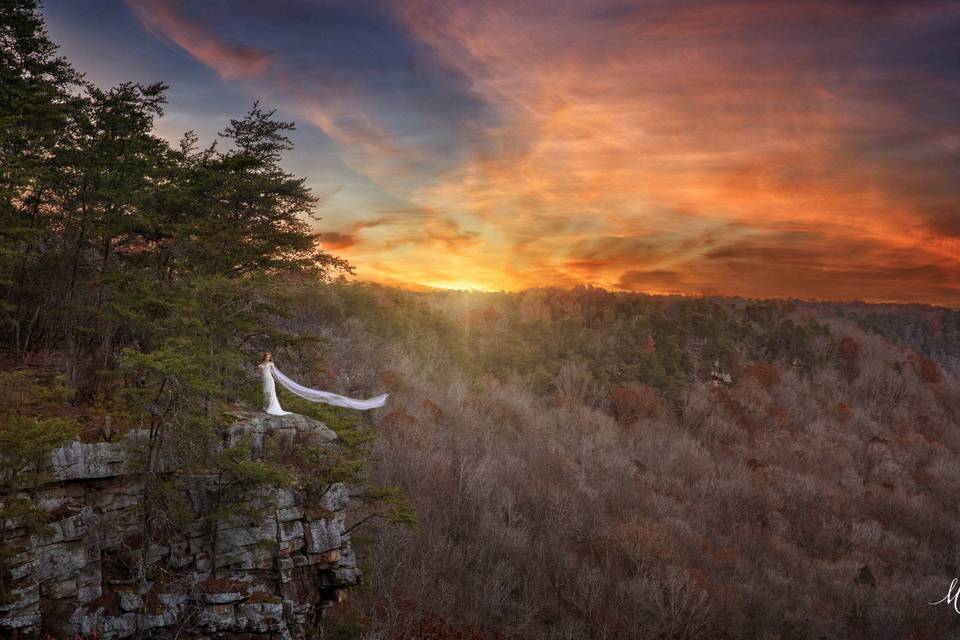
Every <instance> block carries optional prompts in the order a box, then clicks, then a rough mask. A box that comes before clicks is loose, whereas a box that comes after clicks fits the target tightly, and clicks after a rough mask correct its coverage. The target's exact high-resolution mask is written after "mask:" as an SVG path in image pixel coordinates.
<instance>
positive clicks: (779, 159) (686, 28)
mask: <svg viewBox="0 0 960 640" xmlns="http://www.w3.org/2000/svg"><path fill="white" fill-rule="evenodd" d="M125 2H126V5H127V6H128V7H129V9H130V10H131V12H132V14H131V16H135V18H134V19H135V20H139V22H140V24H141V25H142V26H143V31H142V33H141V37H142V36H143V35H149V36H150V37H149V38H142V40H143V41H144V42H149V41H150V40H154V41H155V42H153V44H154V45H155V46H157V47H165V48H166V49H165V53H166V55H167V57H168V58H169V48H171V47H172V48H175V49H177V50H178V52H179V53H180V54H186V55H180V56H179V57H178V58H177V62H176V64H178V65H182V67H183V69H186V70H187V71H190V72H196V71H197V69H198V68H199V69H200V70H201V71H202V72H203V73H205V74H206V75H205V76H203V77H202V80H203V81H202V82H201V81H200V80H198V79H197V77H194V78H193V82H192V84H190V85H189V88H190V89H191V90H197V91H199V90H200V89H199V88H200V87H203V90H204V91H220V93H217V94H216V96H215V99H214V98H213V97H211V98H209V100H211V106H210V108H209V111H208V113H207V114H206V120H203V119H201V118H200V117H199V116H197V122H201V123H204V124H205V125H207V126H212V125H210V124H209V123H210V122H211V121H212V119H213V114H216V115H217V118H220V117H221V114H223V113H224V105H226V104H228V103H230V102H229V101H237V99H238V96H243V97H244V98H250V99H260V100H262V101H263V102H264V104H267V105H270V106H271V107H277V108H279V109H280V112H281V113H283V115H284V117H287V116H289V117H290V118H291V119H294V120H296V121H297V122H298V126H299V129H298V131H299V132H307V133H309V135H308V136H306V139H307V140H308V144H312V145H313V146H312V147H310V148H309V149H308V150H306V151H305V152H301V151H298V150H295V152H294V153H298V152H299V153H301V155H300V156H297V157H296V158H295V162H294V163H293V164H292V166H291V169H292V170H293V171H295V172H296V174H297V175H303V176H306V177H307V179H308V181H309V183H310V184H311V185H313V186H314V188H315V192H316V193H318V194H324V197H323V199H322V200H321V202H320V204H319V206H318V210H317V214H318V215H319V216H320V217H321V218H322V223H320V225H319V226H318V227H317V231H319V232H322V238H321V241H322V243H323V246H325V247H326V248H328V250H329V251H331V253H334V254H335V255H340V256H343V257H344V258H346V259H347V260H349V261H350V262H351V263H353V264H354V265H355V266H356V267H357V268H358V270H359V271H361V272H362V275H363V277H364V278H365V279H368V280H372V281H376V282H381V283H383V284H389V285H392V286H404V287H407V288H423V287H430V288H437V289H447V290H476V291H499V290H504V291H516V290H522V289H526V288H536V287H549V286H557V287H570V286H575V285H578V284H584V285H586V284H595V285H598V286H603V287H604V288H607V289H610V290H622V291H644V292H658V293H659V292H663V293H664V294H666V295H670V294H680V295H715V293H714V292H716V294H723V295H733V296H743V297H751V298H790V297H792V298H819V299H824V300H827V299H834V300H836V299H864V300H875V301H900V302H913V301H921V302H929V303H935V304H943V305H947V306H957V307H960V255H958V252H957V247H960V210H958V209H957V203H958V202H960V182H958V181H957V180H956V175H955V173H956V153H957V148H958V140H960V133H958V132H960V112H958V111H957V110H955V109H951V108H950V106H951V105H953V104H956V102H957V100H958V99H960V65H958V64H957V62H956V60H957V59H958V58H957V57H956V55H955V54H956V49H955V47H956V44H955V43H956V39H955V37H953V34H954V33H955V31H956V30H955V29H954V26H956V27H957V28H960V5H956V4H954V5H949V4H944V3H939V2H934V1H933V0H930V1H927V0H917V2H912V3H892V4H888V3H881V4H875V3H837V2H832V1H829V0H811V1H810V2H803V3H778V2H772V3H771V2H759V1H757V2H750V1H748V2H746V3H743V2H737V3H728V2H713V1H710V0H694V1H690V2H686V1H684V2H654V3H638V4H637V5H636V6H632V5H631V4H630V3H627V4H626V5H624V4H623V3H621V2H618V1H616V0H594V1H592V2H588V3H560V4H558V5H556V6H553V7H551V9H550V10H549V11H546V10H545V8H544V5H543V4H541V3H532V2H523V1H521V2H513V1H511V2H507V1H506V0H474V1H471V2H463V3H449V2H440V1H439V0H385V3H384V7H385V8H384V10H383V11H379V12H377V13H376V15H370V14H369V13H368V12H367V11H366V9H364V8H363V7H361V6H359V5H358V6H357V7H356V8H351V9H350V11H348V12H347V14H349V17H350V19H345V18H344V16H343V15H340V14H339V13H337V12H336V11H332V10H331V9H330V8H329V7H326V6H325V5H324V4H323V3H310V2H306V1H305V0H291V2H290V3H289V6H287V9H289V12H287V11H278V12H276V14H274V13H271V14H270V15H269V17H268V18H267V17H266V14H264V13H261V12H262V9H258V8H257V7H256V6H255V3H254V4H249V5H248V4H244V5H242V8H241V7H240V6H238V7H234V8H231V9H230V10H229V11H227V10H225V9H224V8H223V6H221V5H219V4H217V3H214V4H213V5H208V4H207V3H195V2H179V3H167V2H163V1H162V0H125ZM360 4H362V3H360ZM285 6H286V5H285ZM347 14H344V15H347ZM251 24H257V28H256V29H251V28H250V25H251ZM61 26H62V24H61ZM91 28H92V27H91ZM317 29H320V30H321V31H323V32H324V33H325V34H326V36H327V37H324V38H316V37H314V36H315V34H316V32H317ZM73 35H74V36H76V34H73ZM73 41H74V44H75V46H76V49H77V51H79V52H83V51H84V50H85V49H90V47H91V46H94V45H96V47H98V48H97V51H98V52H100V53H99V54H98V59H101V60H103V62H100V64H104V65H106V64H108V61H111V60H112V58H111V57H110V56H108V55H106V53H105V52H104V47H106V46H107V45H106V44H104V43H106V42H107V41H108V39H105V38H95V37H93V36H90V35H89V34H88V35H87V40H86V41H83V40H82V38H78V37H75V38H74V39H73ZM289 43H297V44H296V46H294V45H293V44H289ZM136 44H137V45H138V46H139V45H140V44H143V42H141V41H138V42H137V43H136ZM83 45H87V46H86V47H84V46H83ZM68 53H70V52H68ZM152 55H153V58H151V57H150V56H149V55H146V54H145V55H144V60H143V61H141V62H143V64H147V60H148V59H154V58H156V59H160V58H163V56H162V55H160V54H158V53H157V52H156V51H153V52H152ZM87 57H88V58H89V57H90V56H87ZM118 59H120V60H122V59H123V57H120V58H118ZM116 64H120V63H119V62H118V63H116ZM188 65H193V67H189V68H188ZM211 70H212V71H213V74H211V73H210V71H211ZM137 71H138V73H139V74H140V75H142V72H141V71H142V70H141V69H140V68H137ZM160 71H162V72H164V73H166V69H165V68H161V69H159V70H158V72H160ZM210 76H213V77H215V78H216V83H213V84H211V83H210V81H209V79H210ZM124 79H126V78H124ZM171 84H173V85H174V87H176V83H175V82H172V83H171ZM211 87H212V88H211ZM184 100H185V101H190V103H191V104H192V105H194V106H196V104H199V103H200V102H201V100H200V99H199V98H195V97H194V96H193V95H191V96H189V99H187V98H184ZM243 107H244V105H242V104H238V105H237V108H236V110H237V111H238V112H240V111H242V109H243ZM173 111H174V113H175V114H176V115H175V118H177V119H176V123H177V124H178V125H180V124H183V123H184V122H186V121H187V120H188V119H189V118H187V117H185V116H184V112H183V110H182V109H181V110H180V111H177V110H173ZM164 126H165V127H166V125H164ZM168 129H169V127H166V128H163V129H162V130H163V131H164V132H165V133H167V134H168V135H172V134H171V133H170V131H169V130H168ZM298 135H299V133H298ZM311 136H312V138H311ZM311 140H312V141H311ZM296 142H297V144H298V145H300V144H301V141H300V140H299V139H298V140H296Z"/></svg>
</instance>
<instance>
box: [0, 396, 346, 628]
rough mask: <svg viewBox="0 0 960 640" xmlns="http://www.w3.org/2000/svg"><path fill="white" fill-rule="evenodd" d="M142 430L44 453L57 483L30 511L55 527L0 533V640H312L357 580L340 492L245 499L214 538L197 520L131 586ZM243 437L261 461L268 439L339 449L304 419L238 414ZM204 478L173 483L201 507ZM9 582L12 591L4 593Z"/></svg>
mask: <svg viewBox="0 0 960 640" xmlns="http://www.w3.org/2000/svg"><path fill="white" fill-rule="evenodd" d="M145 437H146V435H145V434H144V433H143V432H133V433H130V434H128V435H127V436H126V437H125V438H123V439H122V440H121V441H120V442H116V443H96V444H83V443H79V442H74V443H72V444H70V445H69V446H67V447H64V448H62V449H59V450H57V451H55V452H54V454H53V455H52V456H51V466H52V476H53V478H54V481H53V482H51V483H49V484H48V485H46V486H44V487H42V488H40V489H39V490H38V491H37V492H36V495H35V497H34V499H35V500H36V501H37V502H36V504H37V505H38V506H39V507H40V508H42V509H43V510H44V511H46V512H48V513H49V514H50V516H51V519H52V520H51V522H50V523H49V524H48V525H45V526H43V527H41V528H40V529H39V531H37V530H34V531H33V532H32V533H30V532H28V531H27V530H26V529H24V528H23V527H22V526H19V525H20V523H17V522H7V523H0V527H2V528H0V535H2V536H3V538H4V543H5V544H4V546H9V544H8V543H12V547H13V549H14V555H13V556H12V557H9V558H7V559H6V561H5V562H4V565H5V566H6V568H7V575H6V580H7V582H6V584H7V586H8V593H10V594H11V595H12V597H13V598H14V601H13V602H8V603H6V604H0V636H12V635H17V636H19V637H31V636H33V635H34V634H35V633H37V632H38V631H39V630H40V629H46V630H53V631H55V632H59V633H62V634H64V635H66V636H69V637H73V636H74V635H75V634H77V633H81V634H93V633H96V634H98V635H99V637H100V638H104V639H111V638H127V637H133V636H140V637H158V638H163V637H171V638H172V637H180V638H190V637H207V636H209V637H221V636H224V635H226V636H231V637H244V636H248V637H256V636H257V635H260V634H264V635H267V636H269V637H271V638H303V637H310V636H312V635H313V633H314V630H315V629H316V624H317V621H318V620H319V616H320V613H321V611H322V608H323V607H324V606H326V605H328V604H330V603H332V602H335V601H337V600H339V599H340V598H341V597H342V595H343V591H342V590H343V589H345V588H348V587H350V586H353V585H356V584H357V583H358V582H359V580H360V572H359V570H358V569H357V565H356V558H355V556H354V554H353V551H352V549H351V547H350V541H349V539H348V536H346V535H345V534H344V519H345V517H346V509H347V505H348V494H347V490H346V487H344V486H343V485H342V484H334V485H331V486H330V488H329V490H327V491H326V493H325V494H324V495H323V496H322V497H321V498H319V499H318V500H316V501H315V503H313V504H304V500H303V497H302V496H301V495H300V494H299V493H298V492H296V491H293V490H288V489H258V490H255V491H252V492H250V493H249V495H245V496H244V502H245V509H244V513H245V514H247V515H245V517H244V518H235V519H232V520H230V521H227V522H224V523H223V524H221V526H219V527H218V528H217V530H216V536H215V540H216V545H215V548H216V566H217V575H216V577H214V576H212V575H211V567H212V566H213V565H212V558H211V552H212V548H213V547H214V545H213V544H212V542H213V540H214V538H213V536H212V534H211V530H210V528H209V526H208V524H205V522H204V521H203V520H202V519H199V518H198V519H196V520H194V521H192V522H191V523H190V524H189V525H187V526H186V527H185V528H184V530H183V531H182V535H178V536H174V537H173V538H172V539H171V540H169V541H167V542H165V543H164V544H152V545H149V546H148V547H147V549H146V554H147V560H148V561H149V562H150V563H151V565H152V566H154V567H157V568H158V570H157V571H154V572H152V574H151V579H149V580H147V581H142V580H140V581H136V580H133V579H131V578H130V571H129V566H130V564H131V558H132V557H133V554H141V553H143V550H142V549H143V546H144V545H143V544H142V542H140V540H142V531H143V522H142V518H143V510H142V509H141V508H140V507H141V503H142V501H143V498H144V491H143V484H142V482H141V479H140V476H139V475H138V474H136V473H135V472H134V469H135V468H136V467H137V463H136V460H137V456H138V455H139V452H141V451H143V446H142V445H143V441H144V439H145ZM244 437H246V438H248V439H249V441H251V443H252V445H253V449H254V451H255V452H257V451H258V450H261V451H262V448H263V447H264V443H265V441H267V440H269V441H270V442H272V443H277V442H279V443H280V444H281V445H285V446H301V445H302V444H303V443H308V444H309V445H311V446H324V447H334V446H336V434H335V433H334V432H333V431H331V430H330V429H328V428H327V427H326V426H325V425H324V424H322V423H320V422H317V421H315V420H311V419H309V418H306V417H304V416H299V415H289V416H283V417H273V416H268V415H266V414H260V413H257V414H254V413H239V414H236V422H235V423H234V424H233V426H231V427H230V428H229V429H227V430H226V432H225V433H224V445H226V446H228V445H231V444H233V443H234V442H236V441H237V440H239V439H240V438H244ZM213 480H214V479H213V478H212V477H211V476H205V475H195V476H189V477H182V476H181V477H179V478H178V482H177V485H176V486H177V487H178V489H177V491H181V492H183V493H184V494H187V495H185V496H184V497H185V498H187V499H188V500H189V503H190V504H192V505H194V506H201V507H202V505H200V504H199V503H201V502H203V501H204V500H209V499H210V498H209V496H210V495H211V491H210V490H209V484H210V483H211V482H213ZM10 584H12V586H13V587H12V589H9V585H10Z"/></svg>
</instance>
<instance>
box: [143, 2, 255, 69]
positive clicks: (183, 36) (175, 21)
mask: <svg viewBox="0 0 960 640" xmlns="http://www.w3.org/2000/svg"><path fill="white" fill-rule="evenodd" d="M126 2H127V5H128V6H129V7H130V8H131V9H132V10H133V11H134V12H135V13H136V14H137V16H138V17H139V18H140V20H141V22H143V24H144V26H145V27H146V28H147V29H149V30H150V31H151V32H153V33H155V34H157V35H160V36H163V37H166V38H169V39H170V40H171V41H173V42H174V43H176V44H177V45H178V46H180V47H181V48H182V49H183V50H184V51H186V52H187V53H189V54H190V55H191V56H193V57H194V58H196V59H197V60H200V61H201V62H203V63H204V64H206V65H207V66H209V67H211V68H212V69H214V70H215V71H216V72H217V73H218V74H220V77H222V78H223V79H225V80H233V79H236V78H245V77H255V76H260V75H262V74H263V73H264V72H265V71H266V70H267V68H268V67H269V66H270V60H271V56H270V54H269V53H268V52H266V51H263V50H261V49H258V48H256V47H252V46H249V45H244V44H236V43H231V42H228V41H226V40H224V39H222V38H221V37H219V36H218V35H217V34H216V33H214V31H213V30H212V29H210V28H209V27H208V26H206V25H204V24H202V23H200V22H197V21H195V20H191V19H190V18H188V17H187V16H186V15H185V13H184V12H183V6H184V3H183V2H178V1H177V0H126Z"/></svg>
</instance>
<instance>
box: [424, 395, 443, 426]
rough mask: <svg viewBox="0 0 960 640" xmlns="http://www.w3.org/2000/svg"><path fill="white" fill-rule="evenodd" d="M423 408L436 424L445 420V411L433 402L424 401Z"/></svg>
mask: <svg viewBox="0 0 960 640" xmlns="http://www.w3.org/2000/svg"><path fill="white" fill-rule="evenodd" d="M423 408H424V409H426V411H427V413H428V414H430V419H431V420H433V421H434V422H439V421H440V420H441V419H443V411H442V410H441V409H440V407H439V406H438V405H437V403H435V402H434V401H433V400H430V399H427V400H424V401H423Z"/></svg>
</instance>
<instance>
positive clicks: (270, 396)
mask: <svg viewBox="0 0 960 640" xmlns="http://www.w3.org/2000/svg"><path fill="white" fill-rule="evenodd" d="M257 368H258V369H260V373H261V375H262V376H263V399H264V405H265V406H264V411H266V412H267V413H269V414H270V415H272V416H288V415H290V412H289V411H284V410H283V407H281V406H280V400H279V399H277V388H276V385H275V384H274V382H273V379H274V378H276V379H277V381H278V382H279V383H280V384H282V385H283V386H284V387H286V388H287V389H289V390H290V391H291V392H292V393H295V394H296V395H298V396H300V397H301V398H306V399H307V400H310V401H311V402H326V403H327V404H332V405H334V406H337V407H347V408H349V409H375V408H377V407H382V406H383V405H384V404H385V403H386V402H387V396H388V395H390V394H389V393H383V394H380V395H379V396H376V397H374V398H370V399H369V400H356V399H354V398H347V397H346V396H338V395H337V394H335V393H330V392H329V391H320V390H319V389H310V388H308V387H305V386H303V385H301V384H297V383H296V382H294V381H293V380H291V379H290V378H288V377H287V376H285V375H284V374H283V372H281V371H280V370H279V369H277V365H275V364H273V355H272V354H271V353H270V352H269V351H267V352H266V353H265V354H263V361H261V362H260V364H259V365H257Z"/></svg>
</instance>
